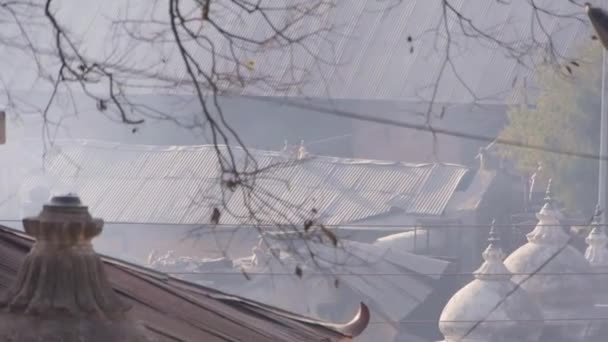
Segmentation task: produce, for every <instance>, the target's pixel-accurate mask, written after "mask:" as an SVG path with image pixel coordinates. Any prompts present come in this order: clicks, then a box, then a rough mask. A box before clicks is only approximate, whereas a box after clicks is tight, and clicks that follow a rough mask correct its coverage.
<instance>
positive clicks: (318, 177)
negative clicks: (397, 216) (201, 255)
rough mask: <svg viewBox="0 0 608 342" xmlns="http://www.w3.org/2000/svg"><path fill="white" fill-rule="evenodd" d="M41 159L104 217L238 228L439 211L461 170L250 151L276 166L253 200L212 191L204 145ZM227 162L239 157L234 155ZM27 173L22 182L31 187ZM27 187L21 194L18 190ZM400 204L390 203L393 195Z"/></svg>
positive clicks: (214, 183) (96, 146)
mask: <svg viewBox="0 0 608 342" xmlns="http://www.w3.org/2000/svg"><path fill="white" fill-rule="evenodd" d="M56 147H57V149H58V152H57V153H51V154H49V156H48V157H47V165H48V166H49V167H48V174H47V175H45V177H48V178H50V179H54V182H55V184H54V185H53V186H57V184H61V185H62V186H63V187H64V188H65V187H67V188H70V189H72V190H73V191H77V192H78V193H79V195H80V196H81V197H82V198H83V200H84V201H85V202H86V203H88V204H89V205H90V207H91V210H92V211H93V212H94V213H95V214H96V215H99V216H100V217H103V218H104V219H105V220H107V221H113V222H139V223H168V224H205V223H208V222H209V218H210V216H211V215H210V213H211V210H212V209H213V208H214V207H216V206H222V204H225V207H226V208H227V211H226V212H225V213H223V215H222V223H225V224H246V223H250V221H248V219H249V216H250V215H249V214H250V210H249V208H248V207H246V204H249V205H251V208H252V209H253V211H254V212H255V213H256V217H257V219H258V220H261V221H262V222H264V223H299V222H302V221H303V220H304V219H305V217H306V216H307V215H309V214H310V213H311V211H312V209H313V208H314V209H316V210H317V211H318V213H319V215H320V217H321V218H322V220H323V221H324V222H325V223H326V224H332V225H333V224H344V223H352V222H355V221H358V220H361V219H364V218H367V217H370V216H376V215H380V214H384V213H387V212H389V210H391V208H393V207H398V208H400V209H402V210H403V211H405V212H406V213H408V214H411V215H442V213H443V211H444V209H445V208H446V206H447V204H448V201H449V200H450V198H451V197H452V195H453V194H454V192H455V189H456V187H457V185H458V184H459V182H460V180H461V178H462V177H463V176H464V174H465V173H466V171H467V169H466V168H465V167H463V166H458V165H449V164H422V165H415V164H407V163H400V162H380V161H372V160H356V159H345V158H334V157H320V156H310V157H308V158H306V159H303V160H291V159H289V158H287V157H286V156H285V155H284V154H282V153H280V152H270V151H259V150H250V152H251V153H252V154H253V156H254V157H255V158H256V159H257V160H263V159H266V161H265V162H264V163H265V164H268V163H273V164H274V163H276V164H278V166H276V167H274V168H271V169H270V170H268V171H265V172H264V173H263V174H260V176H259V177H258V179H257V180H256V187H257V188H256V189H257V192H256V194H257V195H258V196H259V198H258V199H256V200H253V201H250V202H245V201H244V200H243V198H244V196H243V194H244V193H243V192H242V191H241V190H240V189H237V190H236V191H235V192H231V191H228V190H226V189H222V188H221V187H220V181H219V179H220V173H219V169H218V166H217V162H216V161H215V160H214V158H215V150H214V149H213V147H212V146H209V145H201V146H138V145H135V146H134V145H120V144H109V143H101V142H91V141H69V142H67V141H63V142H57V144H56ZM235 151H236V155H237V158H242V151H241V150H238V149H235ZM37 179H39V178H36V177H33V178H31V179H29V180H28V181H26V186H30V187H31V186H33V185H34V184H35V183H36V182H37ZM25 191H27V189H26V190H25ZM399 196H401V197H407V201H400V202H399V204H398V205H396V204H395V201H394V198H395V197H399Z"/></svg>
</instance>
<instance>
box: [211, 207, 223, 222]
mask: <svg viewBox="0 0 608 342" xmlns="http://www.w3.org/2000/svg"><path fill="white" fill-rule="evenodd" d="M221 215H222V213H220V210H219V209H218V208H213V212H212V213H211V223H212V224H215V225H217V224H218V223H220V216H221Z"/></svg>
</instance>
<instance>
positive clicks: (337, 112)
mask: <svg viewBox="0 0 608 342" xmlns="http://www.w3.org/2000/svg"><path fill="white" fill-rule="evenodd" d="M260 100H261V101H266V102H271V103H276V104H283V105H287V106H291V107H295V108H300V109H307V110H314V111H317V112H319V113H325V114H328V115H332V116H338V117H344V118H349V119H353V120H358V121H365V122H372V123H377V124H382V125H388V126H393V127H402V128H408V129H413V130H417V131H426V132H430V133H433V134H437V135H446V136H452V137H458V138H463V139H469V140H476V141H482V142H485V143H492V142H494V143H496V144H500V145H507V146H513V147H521V148H527V149H531V150H536V151H542V152H550V153H556V154H561V155H566V156H571V157H578V158H584V159H593V160H608V156H600V155H599V154H595V153H585V152H578V151H570V150H564V149H559V148H555V147H551V146H547V145H535V144H528V143H524V142H521V141H516V140H510V139H504V138H500V137H498V138H497V137H493V136H489V135H480V134H472V133H466V132H458V131H454V130H451V129H446V128H436V127H433V126H432V125H431V124H415V123H409V122H403V121H399V120H394V119H387V118H379V117H374V116H372V115H371V114H361V113H355V112H351V111H346V110H341V109H335V108H327V107H324V106H319V105H314V104H310V103H298V102H295V101H290V100H286V99H277V98H269V97H262V98H260Z"/></svg>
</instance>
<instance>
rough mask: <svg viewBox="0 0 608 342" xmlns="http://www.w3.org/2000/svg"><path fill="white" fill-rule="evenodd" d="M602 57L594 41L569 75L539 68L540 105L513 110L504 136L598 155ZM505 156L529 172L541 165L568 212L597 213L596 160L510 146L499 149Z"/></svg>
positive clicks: (585, 48) (571, 68) (575, 63)
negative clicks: (569, 210)
mask: <svg viewBox="0 0 608 342" xmlns="http://www.w3.org/2000/svg"><path fill="white" fill-rule="evenodd" d="M601 56H602V53H601V46H600V45H599V44H597V43H595V42H594V43H593V44H590V45H589V46H585V47H584V48H583V49H581V54H580V58H579V59H578V60H577V62H574V63H573V64H571V65H570V66H569V67H568V70H569V71H570V73H569V75H567V76H564V75H563V74H559V73H555V71H554V69H553V68H552V67H551V66H544V67H541V68H539V69H538V86H539V89H538V90H539V96H538V99H537V101H536V103H535V104H534V105H533V106H531V107H530V106H524V105H522V106H517V107H513V108H511V109H510V111H509V113H508V117H509V124H508V125H507V126H506V128H505V129H504V131H503V132H502V133H501V137H502V138H504V139H510V140H515V141H518V142H522V143H524V144H530V145H542V146H551V147H553V148H558V149H563V150H567V151H576V152H580V153H594V154H597V153H599V133H600V132H599V131H600V129H599V124H600V104H601V102H600V101H601V100H600V89H601V88H600V87H601V78H600V76H601V72H600V71H601ZM518 91H521V89H519V90H518ZM501 152H502V153H503V154H504V156H506V157H507V158H509V159H511V160H512V161H514V162H515V165H516V167H517V168H518V169H519V170H520V171H524V172H527V173H532V172H534V170H535V169H536V166H537V163H538V162H540V163H542V165H543V168H544V172H543V175H544V177H551V178H552V179H553V180H554V181H555V183H556V184H559V186H558V187H556V192H557V193H558V195H559V196H560V198H561V199H562V200H563V201H564V202H565V204H566V205H567V207H568V208H569V209H575V210H581V211H584V212H591V211H592V210H593V208H594V205H595V202H596V198H597V197H596V194H597V175H598V162H597V160H592V159H589V158H586V159H584V158H577V157H572V156H568V155H563V154H557V153H549V152H545V151H539V150H532V149H526V148H519V147H512V146H501Z"/></svg>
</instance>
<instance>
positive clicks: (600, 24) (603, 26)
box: [585, 2, 608, 49]
mask: <svg viewBox="0 0 608 342" xmlns="http://www.w3.org/2000/svg"><path fill="white" fill-rule="evenodd" d="M585 12H587V16H588V17H589V20H591V24H592V25H593V28H594V29H595V32H596V33H597V35H598V37H599V38H600V41H601V42H602V45H603V46H604V48H605V49H608V13H606V11H604V10H603V9H601V8H599V7H593V6H591V4H590V3H588V2H586V3H585Z"/></svg>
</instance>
